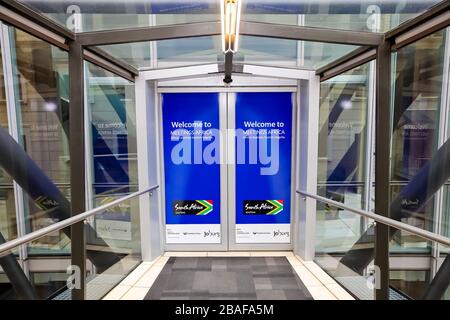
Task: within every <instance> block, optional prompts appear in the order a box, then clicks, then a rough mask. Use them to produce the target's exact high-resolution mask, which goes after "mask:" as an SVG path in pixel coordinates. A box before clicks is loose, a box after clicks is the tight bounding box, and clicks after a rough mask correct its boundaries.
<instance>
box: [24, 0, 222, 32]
mask: <svg viewBox="0 0 450 320" xmlns="http://www.w3.org/2000/svg"><path fill="white" fill-rule="evenodd" d="M19 1H20V2H23V3H25V4H27V5H29V6H30V7H32V8H33V9H34V10H36V11H40V12H42V13H44V14H45V15H46V16H48V17H49V18H51V19H52V20H54V21H55V22H57V23H59V24H60V25H62V26H64V27H66V28H68V29H70V30H73V31H76V32H86V31H100V30H110V29H124V28H136V27H145V26H151V25H169V24H180V23H192V22H204V21H218V20H219V19H220V6H219V2H218V1H216V0H202V1H201V2H195V1H191V0H181V1H180V0H177V1H159V0H156V1H154V0H152V1H148V0H127V1H107V0H106V1H105V0H94V1H72V0H59V1H51V2H49V1H46V0H43V1H40V0H37V1H36V0H19Z"/></svg>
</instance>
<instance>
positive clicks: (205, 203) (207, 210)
mask: <svg viewBox="0 0 450 320" xmlns="http://www.w3.org/2000/svg"><path fill="white" fill-rule="evenodd" d="M196 201H197V202H198V203H200V204H201V205H202V206H204V207H205V209H203V210H202V211H200V212H199V213H197V214H196V215H197V216H204V215H207V214H208V213H210V212H211V211H213V202H212V200H196Z"/></svg>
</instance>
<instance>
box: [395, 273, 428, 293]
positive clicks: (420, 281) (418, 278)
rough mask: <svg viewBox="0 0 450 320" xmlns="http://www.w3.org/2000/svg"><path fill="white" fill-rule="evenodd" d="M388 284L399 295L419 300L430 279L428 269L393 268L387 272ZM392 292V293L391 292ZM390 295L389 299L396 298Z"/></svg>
mask: <svg viewBox="0 0 450 320" xmlns="http://www.w3.org/2000/svg"><path fill="white" fill-rule="evenodd" d="M389 278H390V285H391V286H392V287H393V289H395V291H394V292H396V293H397V294H399V295H403V296H404V295H406V296H407V297H408V298H410V299H415V300H420V299H422V298H423V294H424V292H425V291H426V289H427V285H428V283H429V281H430V280H429V279H430V271H429V270H394V271H392V270H391V271H390V273H389ZM391 294H392V293H391ZM394 297H395V296H392V297H391V300H397V299H395V298H394Z"/></svg>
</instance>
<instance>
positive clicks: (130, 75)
mask: <svg viewBox="0 0 450 320" xmlns="http://www.w3.org/2000/svg"><path fill="white" fill-rule="evenodd" d="M83 58H84V59H85V60H87V61H89V62H92V63H93V64H96V65H98V66H99V67H101V68H103V69H106V70H108V71H110V72H112V73H114V74H116V75H118V76H119V77H122V78H125V79H127V80H129V81H132V82H134V77H136V76H138V75H139V70H138V69H136V68H135V67H133V66H132V65H129V64H128V63H126V62H123V61H122V60H119V59H117V58H116V57H113V56H111V55H110V54H109V53H107V52H105V51H104V50H102V49H100V48H98V47H90V48H86V49H84V52H83Z"/></svg>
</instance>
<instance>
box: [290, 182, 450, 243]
mask: <svg viewBox="0 0 450 320" xmlns="http://www.w3.org/2000/svg"><path fill="white" fill-rule="evenodd" d="M297 193H298V194H301V195H303V196H305V197H310V198H313V199H316V200H318V201H321V202H325V203H328V204H331V205H333V206H335V207H338V208H341V209H344V210H347V211H351V212H353V213H356V214H359V215H361V216H364V217H366V218H370V219H373V220H375V221H376V222H379V223H382V224H385V225H388V226H390V227H394V228H397V229H400V230H403V231H407V232H410V233H413V234H415V235H417V236H419V237H422V238H425V239H427V240H430V241H436V242H438V243H440V244H443V245H446V246H450V238H447V237H444V236H441V235H439V234H437V233H433V232H430V231H427V230H423V229H420V228H417V227H414V226H411V225H409V224H406V223H403V222H400V221H397V220H394V219H391V218H387V217H384V216H381V215H379V214H376V213H373V212H369V211H365V210H361V209H356V208H352V207H349V206H346V205H345V204H343V203H341V202H338V201H334V200H330V199H328V198H324V197H321V196H318V195H316V194H312V193H309V192H306V191H299V190H297Z"/></svg>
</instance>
